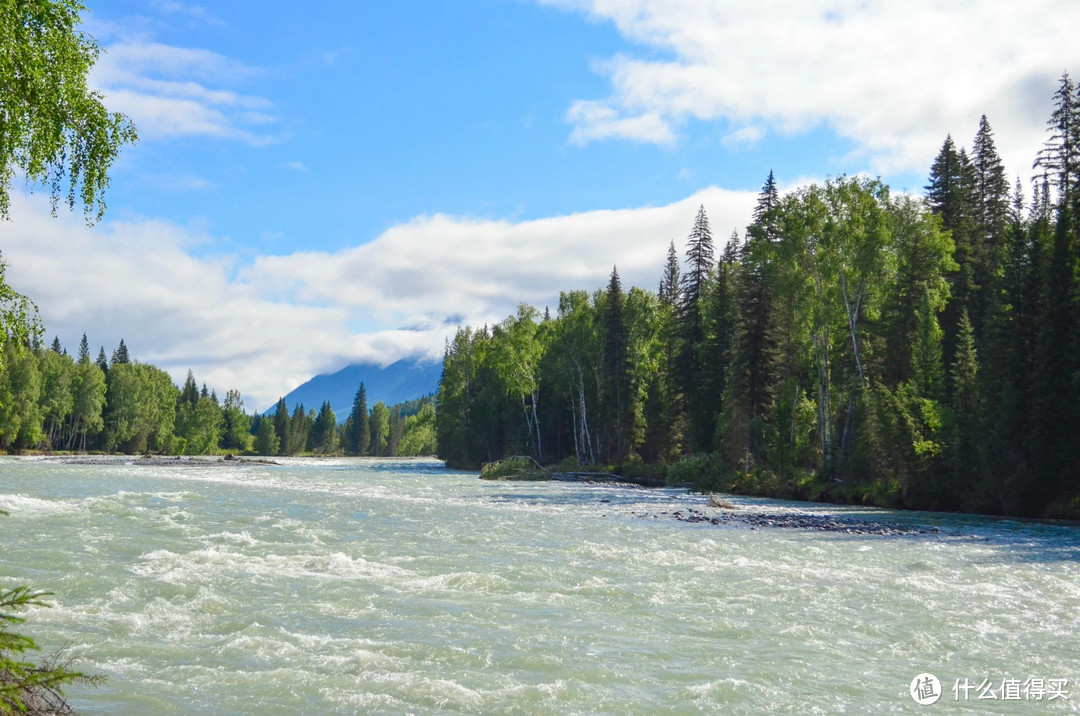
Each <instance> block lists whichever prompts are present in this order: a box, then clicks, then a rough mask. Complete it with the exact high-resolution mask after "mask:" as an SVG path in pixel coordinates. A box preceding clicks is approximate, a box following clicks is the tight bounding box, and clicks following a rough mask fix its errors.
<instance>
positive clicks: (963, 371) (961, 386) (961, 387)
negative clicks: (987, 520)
mask: <svg viewBox="0 0 1080 716" xmlns="http://www.w3.org/2000/svg"><path fill="white" fill-rule="evenodd" d="M978 371H979V363H978V357H977V352H976V349H975V331H974V329H973V328H972V326H971V321H970V319H969V318H968V314H967V311H966V310H964V311H961V313H960V327H959V332H958V334H957V344H956V358H955V360H954V361H953V364H952V385H953V392H952V409H953V413H954V415H955V418H954V420H955V430H954V437H953V440H952V467H953V476H954V482H953V484H952V485H951V488H952V489H951V490H950V491H949V492H951V493H953V495H955V496H956V497H960V496H964V495H970V494H971V493H972V492H973V490H974V488H975V487H976V485H977V481H978V479H979V475H980V470H979V452H978V446H979V438H980V435H981V427H982V414H981V413H982V411H981V408H980V403H981V394H980V392H979V382H978ZM956 497H954V499H956ZM958 506H960V505H957V504H953V505H950V507H952V508H954V509H955V508H956V507H958Z"/></svg>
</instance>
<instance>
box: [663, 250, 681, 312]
mask: <svg viewBox="0 0 1080 716" xmlns="http://www.w3.org/2000/svg"><path fill="white" fill-rule="evenodd" d="M659 296H660V300H661V301H663V302H664V303H666V304H667V305H669V306H674V305H676V304H678V302H679V254H678V253H676V251H675V242H674V241H672V242H671V243H670V244H668V253H667V263H666V264H665V265H664V275H663V276H661V277H660V291H659Z"/></svg>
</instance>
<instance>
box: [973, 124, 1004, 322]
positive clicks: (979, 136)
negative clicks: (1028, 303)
mask: <svg viewBox="0 0 1080 716" xmlns="http://www.w3.org/2000/svg"><path fill="white" fill-rule="evenodd" d="M972 169H973V171H974V177H975V178H974V187H973V195H974V196H973V203H974V215H975V226H974V232H973V236H972V252H973V255H972V260H973V262H974V269H973V271H972V281H973V283H974V285H975V286H976V287H977V288H976V295H975V296H974V300H973V306H972V308H973V309H974V314H973V315H971V316H970V318H971V320H972V323H973V324H974V327H975V334H976V336H977V337H978V338H979V339H980V340H984V339H985V327H986V321H987V313H988V312H989V311H990V310H991V305H992V304H993V303H994V298H995V296H994V294H995V292H996V291H997V285H998V281H999V280H1000V271H1001V266H1002V262H1003V261H1004V248H1005V232H1006V230H1007V228H1008V225H1009V182H1008V179H1007V178H1006V176H1005V167H1004V165H1003V164H1002V163H1001V157H999V156H998V153H997V148H996V147H995V146H994V133H993V130H992V129H991V128H990V123H989V121H987V119H986V115H985V114H984V115H983V116H982V118H981V119H980V120H979V131H978V132H977V133H976V135H975V143H974V146H973V148H972Z"/></svg>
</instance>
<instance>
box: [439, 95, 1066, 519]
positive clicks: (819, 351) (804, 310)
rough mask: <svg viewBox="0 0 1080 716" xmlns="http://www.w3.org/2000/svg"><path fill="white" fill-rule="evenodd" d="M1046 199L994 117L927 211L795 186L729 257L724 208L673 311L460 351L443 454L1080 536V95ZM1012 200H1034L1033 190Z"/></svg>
mask: <svg viewBox="0 0 1080 716" xmlns="http://www.w3.org/2000/svg"><path fill="white" fill-rule="evenodd" d="M1053 106H1054V109H1053V113H1052V116H1051V117H1050V119H1049V121H1048V125H1047V126H1048V132H1047V137H1046V141H1045V145H1044V148H1043V149H1042V150H1041V151H1040V153H1039V154H1038V156H1037V157H1036V158H1035V160H1034V163H1033V169H1034V171H1033V176H1032V177H1031V178H1030V185H1031V189H1030V193H1031V196H1030V198H1027V197H1026V196H1025V192H1024V184H1025V182H1022V181H1021V179H1020V178H1019V177H1017V178H1016V179H1015V180H1014V181H1013V182H1010V180H1009V178H1008V177H1007V175H1006V173H1005V170H1004V167H1003V164H1002V160H1001V158H1000V156H999V155H998V153H997V150H996V147H995V142H994V134H993V131H992V129H991V126H990V123H989V121H988V120H987V118H986V117H985V116H983V117H982V118H981V120H980V122H979V124H978V128H977V131H976V133H975V136H974V140H973V142H972V145H971V147H970V150H969V149H968V148H965V147H958V146H957V144H956V143H955V142H954V141H953V139H952V138H951V137H946V138H945V140H944V143H943V144H942V146H941V149H940V151H939V152H938V154H937V156H936V158H935V160H934V162H933V165H932V166H931V167H930V172H929V182H928V184H927V186H926V191H925V195H924V196H923V197H913V196H910V195H907V194H903V193H894V192H892V191H890V189H889V187H887V186H885V185H884V184H882V183H881V182H880V181H877V180H874V179H868V178H858V177H843V176H842V177H837V178H833V179H830V180H828V181H826V182H825V183H824V184H814V185H811V186H805V187H802V188H799V189H797V190H794V191H791V192H789V193H787V194H785V195H782V196H781V195H780V193H779V191H778V188H777V183H776V181H775V178H774V176H773V174H772V173H770V174H769V176H768V178H767V180H766V181H765V182H764V186H763V188H762V190H761V192H760V195H759V197H758V200H757V205H756V208H755V209H754V212H753V217H752V221H751V223H750V224H749V226H748V227H747V228H746V230H745V233H744V235H743V236H739V235H738V234H737V233H733V234H732V235H731V237H730V238H729V239H728V240H727V241H726V242H725V243H724V245H723V247H722V248H720V247H719V246H718V244H716V243H715V242H714V239H713V236H712V233H711V230H710V227H709V221H708V217H707V214H706V211H705V209H704V207H702V208H701V209H700V210H699V211H698V213H697V216H696V218H695V219H694V221H693V224H692V228H691V230H690V232H689V236H688V238H687V241H686V247H685V250H684V252H683V256H682V260H680V255H679V252H678V251H677V250H676V247H675V245H674V243H672V244H671V245H670V247H669V249H668V254H667V262H666V264H664V265H659V264H660V263H661V262H659V261H658V266H657V269H658V270H657V273H658V278H659V280H658V289H657V291H655V292H653V291H651V290H646V289H642V288H638V287H631V288H629V289H628V290H627V289H624V288H623V286H622V283H621V281H620V279H619V274H618V270H617V267H616V268H613V269H612V271H611V277H610V281H609V282H608V284H607V286H606V287H605V288H603V289H600V290H597V291H594V292H593V293H591V294H590V293H588V292H586V291H568V292H564V293H562V294H561V295H560V298H559V304H558V306H557V309H556V311H555V313H554V314H552V312H551V311H550V309H549V308H545V309H544V311H543V312H542V313H541V311H539V310H538V309H536V308H534V307H531V306H527V305H520V306H519V307H518V310H517V312H516V313H515V314H514V315H511V316H509V317H508V318H506V319H505V320H504V321H502V322H501V323H499V324H498V325H495V326H490V327H489V326H484V327H481V328H473V327H464V328H461V329H460V330H458V332H457V334H456V335H455V336H454V338H453V340H452V341H451V342H449V343H448V345H447V348H446V352H445V357H444V368H443V378H442V381H441V383H440V387H439V393H438V398H437V403H438V411H437V416H436V427H437V443H438V454H439V456H440V457H442V458H443V459H445V460H446V461H447V464H448V465H450V466H456V467H466V468H474V469H475V468H477V467H479V466H480V465H481V464H482V463H485V462H491V461H495V460H498V459H500V458H503V457H504V456H508V455H515V454H524V455H531V456H532V457H534V458H535V459H536V460H538V461H539V462H541V463H544V464H549V465H550V464H564V465H567V466H577V465H590V466H603V467H604V469H607V470H613V471H615V472H620V473H623V474H636V475H647V476H653V477H664V478H666V479H667V480H668V482H670V483H672V484H689V485H691V486H692V487H694V488H695V489H699V490H709V491H712V490H716V491H728V492H736V493H745V494H755V495H767V496H777V497H787V498H798V499H814V500H835V501H842V502H853V503H860V504H873V505H880V506H889V507H905V508H913V509H929V510H960V511H967V512H980V513H993V514H1007V515H1022V516H1036V517H1062V518H1073V519H1076V518H1080V440H1077V439H1076V435H1077V429H1078V427H1080V420H1078V418H1080V412H1078V406H1080V345H1077V342H1078V336H1080V333H1078V331H1077V324H1078V321H1080V263H1078V241H1080V94H1078V90H1077V88H1076V86H1074V84H1073V82H1072V81H1071V80H1070V78H1069V77H1068V75H1067V74H1065V75H1063V76H1062V78H1061V81H1060V86H1059V88H1058V90H1057V92H1056V93H1055V94H1054V97H1053ZM1010 184H1012V186H1010Z"/></svg>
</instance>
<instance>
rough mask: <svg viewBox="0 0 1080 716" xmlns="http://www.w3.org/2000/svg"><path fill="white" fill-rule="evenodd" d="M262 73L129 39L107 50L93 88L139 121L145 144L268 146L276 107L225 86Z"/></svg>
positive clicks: (199, 52) (204, 53)
mask: <svg viewBox="0 0 1080 716" xmlns="http://www.w3.org/2000/svg"><path fill="white" fill-rule="evenodd" d="M258 73H259V71H258V70H256V69H254V68H251V67H248V66H246V65H244V64H243V63H241V62H238V61H236V60H233V59H231V58H228V57H225V56H224V55H220V54H218V53H216V52H211V51H209V50H204V49H198V48H187V47H174V46H172V45H167V44H163V43H160V42H153V41H150V40H146V39H124V40H120V41H118V42H115V43H113V44H110V45H108V46H107V47H106V51H105V52H104V53H103V54H102V56H101V58H100V59H99V60H98V63H97V64H96V65H95V66H94V69H93V70H92V72H91V76H90V82H91V84H92V86H94V87H95V88H96V89H98V90H99V91H100V92H101V93H102V94H103V95H105V102H106V104H107V106H108V107H109V109H110V110H113V111H119V112H123V113H125V114H127V115H128V116H130V117H131V118H132V119H133V120H134V121H135V125H136V126H137V127H138V129H139V135H140V137H141V138H142V139H164V138H176V137H191V136H206V137H216V138H220V139H232V140H239V141H242V142H246V143H248V144H252V145H263V144H268V143H271V142H273V141H275V139H276V138H275V136H274V135H273V134H267V133H266V132H265V131H262V129H261V128H263V127H265V126H266V125H269V124H273V123H274V122H275V121H276V120H275V118H274V116H273V115H272V114H271V113H270V112H271V110H272V109H273V103H272V102H270V100H268V99H266V98H264V97H259V96H256V95H249V94H243V93H241V92H238V91H236V90H234V89H229V88H227V87H225V86H223V85H225V84H229V83H234V84H238V83H242V82H243V80H244V79H246V78H250V77H253V76H256V75H258ZM256 128H260V129H259V130H258V131H257V130H256Z"/></svg>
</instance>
